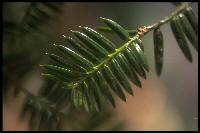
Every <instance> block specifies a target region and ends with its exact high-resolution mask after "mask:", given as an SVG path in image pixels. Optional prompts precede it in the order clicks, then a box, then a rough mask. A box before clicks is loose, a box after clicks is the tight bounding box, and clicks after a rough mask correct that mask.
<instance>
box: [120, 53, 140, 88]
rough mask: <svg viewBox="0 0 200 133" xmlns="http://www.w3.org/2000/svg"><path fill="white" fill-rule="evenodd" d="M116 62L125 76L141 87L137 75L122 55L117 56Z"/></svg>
mask: <svg viewBox="0 0 200 133" xmlns="http://www.w3.org/2000/svg"><path fill="white" fill-rule="evenodd" d="M117 58H118V60H119V61H120V63H121V66H122V69H123V70H124V72H125V73H126V75H127V76H128V77H129V79H130V80H131V81H132V82H133V83H134V84H135V85H137V86H138V87H140V88H141V87H142V84H141V82H140V79H139V78H138V76H137V74H136V73H135V69H134V68H131V64H130V63H129V62H128V60H127V59H126V57H125V56H124V55H123V54H119V55H118V57H117Z"/></svg>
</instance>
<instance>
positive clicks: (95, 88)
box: [87, 77, 101, 111]
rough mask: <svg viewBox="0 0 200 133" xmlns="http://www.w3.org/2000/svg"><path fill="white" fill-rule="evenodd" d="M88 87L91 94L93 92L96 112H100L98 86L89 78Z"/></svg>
mask: <svg viewBox="0 0 200 133" xmlns="http://www.w3.org/2000/svg"><path fill="white" fill-rule="evenodd" d="M87 82H88V85H89V88H90V89H91V90H92V92H93V96H94V99H95V101H96V105H97V108H98V110H99V111H101V101H100V97H99V95H100V94H99V91H100V90H99V89H100V88H99V87H98V85H97V83H96V81H95V79H94V78H92V77H91V78H89V79H88V81H87Z"/></svg>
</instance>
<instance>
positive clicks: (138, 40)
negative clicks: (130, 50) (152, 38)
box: [135, 38, 144, 52]
mask: <svg viewBox="0 0 200 133" xmlns="http://www.w3.org/2000/svg"><path fill="white" fill-rule="evenodd" d="M135 41H136V43H137V44H138V45H139V46H140V48H141V49H142V51H143V52H144V46H143V42H142V41H141V40H140V39H139V38H138V39H136V40H135Z"/></svg>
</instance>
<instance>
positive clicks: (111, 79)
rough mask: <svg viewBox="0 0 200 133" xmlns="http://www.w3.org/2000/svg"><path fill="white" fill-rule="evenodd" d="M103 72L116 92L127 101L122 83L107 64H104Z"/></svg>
mask: <svg viewBox="0 0 200 133" xmlns="http://www.w3.org/2000/svg"><path fill="white" fill-rule="evenodd" d="M102 73H103V75H104V78H105V79H106V81H107V84H109V86H110V88H111V89H112V90H113V91H114V93H115V94H116V95H117V96H119V97H120V98H121V99H122V100H123V101H126V97H125V94H124V93H123V91H122V88H121V86H120V84H119V83H118V81H117V79H116V77H115V76H114V74H113V73H112V71H111V70H110V68H109V67H108V66H107V65H105V66H104V69H103V71H102Z"/></svg>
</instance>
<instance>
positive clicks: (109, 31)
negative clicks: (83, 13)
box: [95, 26, 137, 36]
mask: <svg viewBox="0 0 200 133" xmlns="http://www.w3.org/2000/svg"><path fill="white" fill-rule="evenodd" d="M95 29H96V30H98V31H101V32H108V33H115V32H114V31H113V30H112V29H111V28H109V27H105V26H101V27H97V28H95ZM126 31H127V32H128V33H129V36H135V35H136V34H137V30H126Z"/></svg>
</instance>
